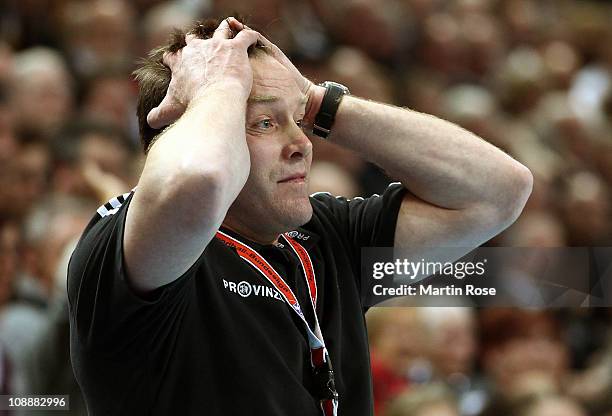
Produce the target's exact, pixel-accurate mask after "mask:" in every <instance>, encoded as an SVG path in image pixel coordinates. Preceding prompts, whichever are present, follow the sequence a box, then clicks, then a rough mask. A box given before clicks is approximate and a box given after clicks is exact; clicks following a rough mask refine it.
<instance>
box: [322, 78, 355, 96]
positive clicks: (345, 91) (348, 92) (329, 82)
mask: <svg viewBox="0 0 612 416" xmlns="http://www.w3.org/2000/svg"><path fill="white" fill-rule="evenodd" d="M319 85H320V86H322V87H324V88H327V87H331V86H333V87H337V88H340V89H342V91H344V93H345V94H350V91H349V89H348V88H347V87H346V86H345V85H342V84H340V83H338V82H334V81H323V82H322V83H321V84H319Z"/></svg>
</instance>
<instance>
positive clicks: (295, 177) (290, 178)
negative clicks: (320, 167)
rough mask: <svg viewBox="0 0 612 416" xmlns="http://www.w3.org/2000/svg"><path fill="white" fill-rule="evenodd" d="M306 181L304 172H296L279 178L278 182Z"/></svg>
mask: <svg viewBox="0 0 612 416" xmlns="http://www.w3.org/2000/svg"><path fill="white" fill-rule="evenodd" d="M303 182H306V174H305V173H296V174H295V175H291V176H287V177H286V178H283V179H281V180H280V181H278V183H303Z"/></svg>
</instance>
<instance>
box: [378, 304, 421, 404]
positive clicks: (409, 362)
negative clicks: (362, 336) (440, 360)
mask: <svg viewBox="0 0 612 416" xmlns="http://www.w3.org/2000/svg"><path fill="white" fill-rule="evenodd" d="M391 305H393V303H391ZM366 323H367V326H368V340H369V344H370V362H371V364H372V383H373V388H374V412H375V414H377V415H381V414H383V412H384V409H385V408H386V405H387V403H388V402H389V400H391V399H392V398H393V397H395V396H397V395H398V394H399V393H401V392H402V391H403V390H404V389H406V388H407V387H408V386H409V385H410V384H411V370H414V369H416V364H419V363H421V362H422V359H421V358H422V356H423V355H424V353H425V351H424V347H425V345H424V343H423V342H422V340H423V339H424V331H423V328H422V326H421V325H420V321H419V319H418V315H417V310H416V309H414V308H406V307H398V306H395V307H393V306H390V305H388V306H380V307H376V308H371V309H370V310H369V311H368V313H367V314H366ZM412 377H415V378H418V377H420V374H414V373H413V374H412ZM417 381H419V380H417ZM421 381H423V380H421Z"/></svg>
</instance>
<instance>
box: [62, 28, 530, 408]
mask: <svg viewBox="0 0 612 416" xmlns="http://www.w3.org/2000/svg"><path fill="white" fill-rule="evenodd" d="M204 38H205V39H204ZM164 51H165V53H164ZM249 55H250V57H249ZM162 60H163V63H162ZM170 75H171V77H170ZM137 78H138V79H139V81H140V89H141V91H140V102H139V110H138V111H139V118H140V122H141V135H142V139H143V143H144V146H145V149H147V150H148V156H147V160H146V164H145V167H144V170H143V172H142V176H141V178H140V181H139V184H138V187H137V188H136V189H135V190H134V191H133V192H130V193H127V194H124V195H123V196H121V197H118V198H114V199H112V200H111V201H109V203H107V204H105V205H104V206H102V207H100V209H99V210H98V215H96V216H95V217H94V218H93V219H92V221H91V223H90V224H89V225H88V227H87V229H86V230H85V232H84V234H83V236H82V238H81V241H80V242H79V244H78V246H77V248H76V249H75V252H74V254H73V256H72V259H71V263H70V266H69V288H68V292H69V298H70V299H69V300H70V314H71V330H72V342H71V347H72V361H73V366H74V368H75V374H76V377H77V379H78V381H79V383H80V385H81V387H82V389H83V393H84V396H85V398H86V400H87V403H88V408H89V411H90V413H91V414H93V415H98V414H112V415H121V414H129V415H134V414H152V415H168V414H184V415H194V414H207V415H245V414H248V415H320V414H326V415H331V414H334V413H337V414H340V415H352V416H354V415H369V414H371V412H372V410H371V409H372V394H371V383H370V371H369V360H368V345H367V337H366V333H365V324H364V316H363V313H364V312H365V309H366V308H365V307H364V306H363V304H362V299H363V298H364V297H365V295H366V293H367V291H368V287H369V285H370V283H371V282H370V280H369V279H368V278H367V276H360V274H359V269H360V248H361V247H362V246H392V245H395V246H402V247H413V249H412V250H411V253H413V254H414V255H419V256H421V255H426V254H427V250H426V249H425V250H424V249H421V247H435V246H439V245H453V246H461V247H475V246H478V245H479V244H481V243H482V242H484V241H486V240H488V239H489V238H491V237H492V236H493V235H495V234H497V233H499V232H500V231H501V230H502V229H504V228H505V227H507V226H508V225H509V224H510V223H512V222H513V221H514V220H515V219H516V217H517V216H518V214H519V212H520V211H521V209H522V207H523V205H524V204H525V201H526V200H527V197H528V195H529V193H530V191H531V183H532V178H531V174H530V172H529V171H528V170H527V169H526V168H525V167H523V166H522V165H520V164H519V163H517V162H516V161H514V160H513V159H511V158H510V157H508V156H507V155H506V154H504V153H503V152H501V151H499V150H498V149H496V148H494V147H493V146H491V145H489V144H488V143H486V142H484V141H483V140H481V139H479V138H477V137H475V136H473V135H472V134H470V133H469V132H467V131H465V130H463V129H461V128H459V127H457V126H454V125H452V124H450V123H447V122H445V121H442V120H438V119H436V118H434V117H431V116H428V115H424V114H419V113H415V112H411V111H407V110H403V109H399V108H395V107H391V106H387V105H383V104H379V103H374V102H368V101H364V100H361V99H358V98H355V97H351V96H350V95H344V92H345V91H344V90H343V89H342V88H341V87H339V86H334V85H331V86H330V85H328V86H327V87H319V86H316V85H314V84H313V83H311V82H310V81H308V80H307V79H305V78H304V77H303V76H302V75H301V74H300V73H299V72H298V70H297V69H296V68H295V67H294V66H293V65H292V64H291V62H290V61H289V60H288V59H287V58H286V57H285V56H284V55H283V53H282V52H281V51H280V50H279V49H278V48H277V47H276V46H275V45H273V44H272V43H270V42H269V41H268V40H267V39H265V38H264V37H263V36H262V35H260V34H259V33H257V32H255V31H253V30H251V29H250V28H248V27H246V26H243V24H242V23H240V22H239V21H237V20H236V19H233V18H228V19H226V20H224V21H222V22H221V23H220V24H219V25H218V27H217V26H212V25H211V24H210V22H209V23H205V24H198V25H196V26H195V27H194V28H193V29H192V30H191V31H190V32H189V34H188V35H187V36H186V37H183V36H179V37H177V39H175V42H174V43H173V44H171V45H167V46H166V47H165V48H162V49H160V50H158V51H155V52H153V53H152V54H151V55H150V59H149V60H148V61H147V62H145V64H144V66H143V67H142V68H141V69H140V70H139V71H138V73H137ZM313 125H314V127H313ZM313 129H314V131H315V132H316V133H317V134H319V135H327V134H326V132H327V131H331V132H330V133H329V135H328V139H329V140H331V141H332V142H335V143H338V144H340V145H342V146H346V147H348V148H350V149H353V150H356V151H358V152H359V153H361V154H362V155H364V156H366V155H367V157H368V158H369V159H370V160H372V161H374V162H375V163H377V164H379V165H380V166H382V167H383V168H384V169H386V170H387V172H389V173H390V174H391V175H393V176H394V177H397V178H400V179H401V181H402V183H403V184H405V185H406V186H407V187H408V189H409V192H406V190H405V189H404V187H403V186H402V185H400V184H395V185H392V186H390V187H389V189H387V191H386V192H385V193H384V194H383V195H382V196H374V197H372V198H369V199H365V200H363V199H356V200H352V201H347V200H345V199H341V198H333V197H331V196H330V195H328V194H319V195H316V196H314V197H311V198H309V197H308V194H307V188H308V173H309V168H310V163H311V160H312V145H311V142H310V138H309V136H310V137H312V132H313ZM307 135H309V136H307ZM313 304H314V305H316V311H314V310H313ZM332 367H333V370H332Z"/></svg>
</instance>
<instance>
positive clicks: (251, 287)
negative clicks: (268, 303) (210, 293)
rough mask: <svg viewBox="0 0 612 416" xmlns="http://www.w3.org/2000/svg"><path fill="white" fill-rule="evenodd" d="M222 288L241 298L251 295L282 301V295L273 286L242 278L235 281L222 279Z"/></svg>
mask: <svg viewBox="0 0 612 416" xmlns="http://www.w3.org/2000/svg"><path fill="white" fill-rule="evenodd" d="M223 288H224V289H226V290H227V291H228V292H230V293H235V294H237V295H239V296H241V297H243V298H248V297H249V296H251V295H252V296H261V297H264V298H271V299H276V300H280V301H281V302H284V300H283V297H282V296H281V294H280V293H279V292H278V291H277V290H276V289H275V288H273V287H269V286H264V285H256V284H254V283H249V282H246V281H244V280H243V281H241V282H238V283H236V282H230V281H228V280H225V279H223Z"/></svg>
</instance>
